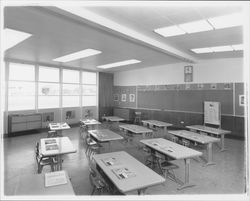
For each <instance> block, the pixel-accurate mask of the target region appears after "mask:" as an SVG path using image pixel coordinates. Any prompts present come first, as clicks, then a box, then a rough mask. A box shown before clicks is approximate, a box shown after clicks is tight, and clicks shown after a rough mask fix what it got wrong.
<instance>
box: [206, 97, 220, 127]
mask: <svg viewBox="0 0 250 201" xmlns="http://www.w3.org/2000/svg"><path fill="white" fill-rule="evenodd" d="M220 116H221V113H220V103H219V102H212V101H205V102H204V124H213V125H220V124H221V122H220V119H221V118H220Z"/></svg>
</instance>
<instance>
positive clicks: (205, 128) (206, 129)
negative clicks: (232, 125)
mask: <svg viewBox="0 0 250 201" xmlns="http://www.w3.org/2000/svg"><path fill="white" fill-rule="evenodd" d="M186 127H187V128H189V129H191V130H192V131H193V130H196V131H199V132H205V133H210V134H213V135H217V136H220V142H221V151H226V148H225V135H226V134H229V133H231V131H228V130H223V129H220V128H212V127H209V126H203V125H191V126H186Z"/></svg>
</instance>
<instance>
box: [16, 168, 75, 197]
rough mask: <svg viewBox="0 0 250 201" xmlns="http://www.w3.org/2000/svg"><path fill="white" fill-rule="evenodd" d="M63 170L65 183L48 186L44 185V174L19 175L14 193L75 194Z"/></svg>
mask: <svg viewBox="0 0 250 201" xmlns="http://www.w3.org/2000/svg"><path fill="white" fill-rule="evenodd" d="M64 172H65V175H66V180H67V183H66V184H60V185H56V186H50V187H45V174H26V175H21V176H20V177H19V183H18V185H17V189H16V191H15V195H22V196H23V195H55V196H56V195H57V196H60V195H71V196H72V195H75V192H74V190H73V187H72V184H71V181H70V180H69V177H68V174H67V172H66V171H64ZM55 173H56V172H55Z"/></svg>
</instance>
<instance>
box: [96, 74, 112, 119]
mask: <svg viewBox="0 0 250 201" xmlns="http://www.w3.org/2000/svg"><path fill="white" fill-rule="evenodd" d="M113 82H114V79H113V74H110V73H102V72H100V73H99V94H98V97H99V98H98V99H99V102H98V105H99V118H101V117H102V116H103V115H104V114H105V115H106V116H108V115H113Z"/></svg>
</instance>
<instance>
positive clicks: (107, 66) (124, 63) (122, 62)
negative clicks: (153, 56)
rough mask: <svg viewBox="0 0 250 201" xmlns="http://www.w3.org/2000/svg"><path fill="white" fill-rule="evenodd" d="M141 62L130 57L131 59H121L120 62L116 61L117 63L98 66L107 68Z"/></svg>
mask: <svg viewBox="0 0 250 201" xmlns="http://www.w3.org/2000/svg"><path fill="white" fill-rule="evenodd" d="M140 62H141V61H139V60H136V59H130V60H125V61H120V62H116V63H111V64H105V65H101V66H97V68H103V69H107V68H114V67H119V66H126V65H130V64H136V63H140Z"/></svg>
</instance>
